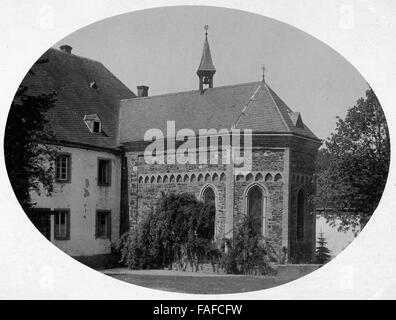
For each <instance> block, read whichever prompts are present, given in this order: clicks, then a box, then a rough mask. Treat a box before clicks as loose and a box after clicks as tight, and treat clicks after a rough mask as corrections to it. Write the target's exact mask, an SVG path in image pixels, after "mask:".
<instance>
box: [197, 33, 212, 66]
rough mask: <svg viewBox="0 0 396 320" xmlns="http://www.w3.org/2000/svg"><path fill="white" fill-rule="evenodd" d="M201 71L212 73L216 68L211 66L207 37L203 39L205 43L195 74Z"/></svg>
mask: <svg viewBox="0 0 396 320" xmlns="http://www.w3.org/2000/svg"><path fill="white" fill-rule="evenodd" d="M201 71H211V72H213V73H215V72H216V68H215V66H214V65H213V61H212V55H211V54H210V47H209V42H208V37H207V36H206V37H205V42H204V46H203V50H202V56H201V62H200V64H199V67H198V70H197V73H198V74H199V73H200V72H201Z"/></svg>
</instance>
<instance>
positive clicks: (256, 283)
mask: <svg viewBox="0 0 396 320" xmlns="http://www.w3.org/2000/svg"><path fill="white" fill-rule="evenodd" d="M108 275H109V276H111V277H114V278H116V279H118V280H122V281H126V282H129V283H132V284H135V285H138V286H142V287H147V288H152V289H158V290H166V291H173V292H183V293H196V294H221V293H240V292H248V291H256V290H263V289H267V288H271V287H275V286H278V285H281V284H283V283H286V282H289V281H292V280H295V279H296V278H290V277H286V276H283V277H282V276H280V277H279V276H275V277H249V276H224V275H216V276H213V275H210V276H204V275H199V276H193V275H184V276H181V275H158V274H152V275H151V274H133V273H131V274H108Z"/></svg>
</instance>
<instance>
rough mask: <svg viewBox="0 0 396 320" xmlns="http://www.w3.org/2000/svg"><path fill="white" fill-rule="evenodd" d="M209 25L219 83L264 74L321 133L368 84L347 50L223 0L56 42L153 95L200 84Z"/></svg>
mask: <svg viewBox="0 0 396 320" xmlns="http://www.w3.org/2000/svg"><path fill="white" fill-rule="evenodd" d="M205 24H207V25H209V30H208V40H209V44H210V48H211V53H212V58H213V62H214V65H215V67H216V70H217V72H216V74H215V76H214V86H215V87H216V86H223V85H232V84H238V83H245V82H251V81H258V80H261V78H262V73H263V71H262V66H263V64H264V65H265V69H266V71H265V79H266V82H267V84H268V85H269V86H270V87H271V88H272V89H273V90H274V91H275V92H276V93H277V94H278V95H279V96H280V97H281V98H282V99H283V100H284V101H285V102H286V104H287V105H288V106H289V107H290V108H291V109H292V110H293V111H296V112H300V113H301V115H302V119H303V121H304V123H305V124H307V125H308V127H310V129H311V130H312V131H313V132H314V133H315V134H316V135H317V136H318V137H319V138H321V139H325V138H327V137H328V136H329V135H330V134H331V133H332V132H333V131H334V129H335V124H336V116H340V117H342V118H344V117H345V114H346V110H347V109H348V108H350V107H352V106H353V105H354V104H355V102H356V100H357V99H358V98H360V97H362V96H364V95H365V91H366V90H367V89H368V84H367V83H366V81H365V79H364V78H363V77H362V76H361V75H360V73H359V72H358V71H357V70H356V69H355V68H354V67H353V66H352V65H351V64H350V63H349V62H348V61H346V60H345V59H344V58H343V57H342V56H341V55H339V54H338V53H337V52H335V51H334V50H333V49H331V48H330V47H329V46H327V45H326V44H324V43H323V42H321V41H319V40H317V39H315V38H313V37H311V36H310V35H308V34H306V33H304V32H302V31H299V30H298V29H295V28H294V27H292V26H290V25H288V24H284V23H282V22H278V21H276V20H273V19H269V18H266V17H264V16H261V15H256V14H252V13H247V12H243V11H239V10H231V9H225V8H215V7H198V6H185V7H167V8H155V9H150V10H143V11H138V12H132V13H128V14H123V15H119V16H115V17H112V18H108V19H105V20H102V21H99V22H96V23H94V24H91V25H89V26H86V27H84V28H82V29H79V30H77V31H76V32H74V33H72V34H70V35H69V36H67V37H66V38H64V39H62V40H60V41H59V42H58V43H56V44H55V45H54V47H56V48H58V47H59V46H60V45H62V44H68V45H71V46H72V47H73V53H74V54H76V55H80V56H84V57H87V58H91V59H94V60H98V61H100V62H102V63H103V64H104V65H105V66H106V67H107V68H108V69H109V70H110V71H111V72H112V73H114V74H115V75H116V76H117V77H118V78H119V79H120V80H121V81H122V82H123V83H124V84H125V85H127V86H128V87H129V88H130V89H131V90H132V91H133V92H135V93H136V86H138V85H147V86H149V87H150V89H149V95H157V94H163V93H171V92H180V91H189V90H197V89H198V77H197V75H196V71H197V68H198V65H199V62H200V58H201V54H202V48H203V42H204V38H205V34H204V25H205Z"/></svg>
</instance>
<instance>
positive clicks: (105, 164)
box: [98, 159, 111, 186]
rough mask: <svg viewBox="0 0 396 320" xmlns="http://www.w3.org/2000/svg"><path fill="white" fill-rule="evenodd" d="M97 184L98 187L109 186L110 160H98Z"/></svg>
mask: <svg viewBox="0 0 396 320" xmlns="http://www.w3.org/2000/svg"><path fill="white" fill-rule="evenodd" d="M98 184H99V185H100V186H109V185H110V184H111V160H105V159H99V160H98Z"/></svg>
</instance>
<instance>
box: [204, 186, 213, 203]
mask: <svg viewBox="0 0 396 320" xmlns="http://www.w3.org/2000/svg"><path fill="white" fill-rule="evenodd" d="M202 200H203V202H205V203H215V201H216V196H215V192H214V190H213V188H211V187H207V188H206V189H205V190H204V192H203V193H202Z"/></svg>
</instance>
